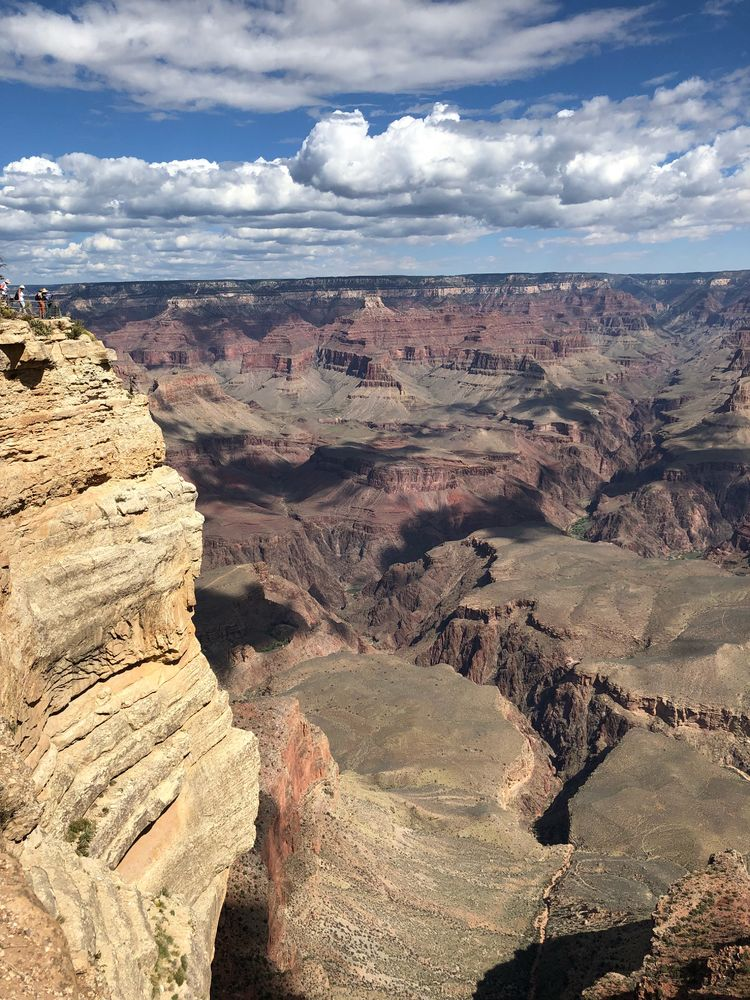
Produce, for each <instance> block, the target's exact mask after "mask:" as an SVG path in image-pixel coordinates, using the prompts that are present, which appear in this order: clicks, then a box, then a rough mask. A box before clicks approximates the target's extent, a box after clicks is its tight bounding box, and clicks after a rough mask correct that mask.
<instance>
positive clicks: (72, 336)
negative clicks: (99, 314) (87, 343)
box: [65, 319, 96, 340]
mask: <svg viewBox="0 0 750 1000" xmlns="http://www.w3.org/2000/svg"><path fill="white" fill-rule="evenodd" d="M65 336H66V337H67V338H68V340H78V338H79V337H88V339H89V340H96V337H94V335H93V333H92V332H91V331H90V330H87V329H86V327H85V326H84V325H83V323H81V322H79V321H78V320H77V319H74V320H73V322H72V323H71V324H70V326H69V327H68V328H67V330H66V331H65Z"/></svg>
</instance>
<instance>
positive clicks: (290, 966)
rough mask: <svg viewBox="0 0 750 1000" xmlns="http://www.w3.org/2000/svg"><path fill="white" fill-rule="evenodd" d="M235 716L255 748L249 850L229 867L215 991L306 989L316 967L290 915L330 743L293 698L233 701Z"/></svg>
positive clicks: (325, 793)
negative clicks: (255, 806) (256, 796)
mask: <svg viewBox="0 0 750 1000" xmlns="http://www.w3.org/2000/svg"><path fill="white" fill-rule="evenodd" d="M234 715H235V722H236V724H237V725H238V726H239V727H241V728H242V729H243V730H251V731H252V732H253V733H255V734H256V736H257V738H258V740H259V744H260V747H261V751H262V756H261V760H262V764H261V772H260V788H261V808H260V811H259V814H258V822H257V833H258V835H257V843H256V845H255V848H254V849H253V850H252V851H250V852H248V853H246V854H244V855H243V856H242V857H241V858H239V859H238V860H237V862H236V863H235V865H234V867H233V868H232V871H231V874H230V878H229V886H228V890H227V899H226V904H225V907H224V911H223V913H222V917H221V921H220V924H219V931H218V936H217V958H216V962H215V976H214V983H213V996H214V997H218V998H224V997H227V998H228V997H234V996H238V997H245V998H248V997H254V996H274V997H276V998H278V1000H288V998H289V997H292V996H294V995H296V994H297V993H299V994H300V995H306V993H307V989H308V987H309V986H313V988H314V987H315V984H316V980H318V981H319V980H320V978H321V977H320V973H319V971H318V970H317V969H316V968H314V967H313V968H308V966H309V965H314V963H313V962H312V961H311V957H310V956H309V955H306V951H307V949H306V948H305V941H304V927H302V926H299V925H298V924H297V922H296V921H295V920H294V919H293V918H292V919H289V917H290V916H292V914H293V912H294V908H295V903H294V899H293V897H294V896H295V895H297V894H298V893H304V892H305V891H306V887H305V885H304V881H305V872H307V871H309V870H310V868H311V867H314V865H315V863H316V862H315V858H316V856H317V855H318V854H319V853H320V847H321V840H322V837H323V834H324V827H325V824H326V823H327V822H329V819H328V815H327V814H329V813H330V810H331V808H332V805H333V803H334V801H335V799H336V797H337V796H338V768H337V766H336V764H335V762H334V760H333V758H332V757H331V753H330V748H329V745H328V740H327V739H326V737H325V735H324V734H323V732H322V731H321V730H320V729H319V728H318V727H317V726H314V725H312V724H311V723H310V722H309V721H308V720H307V719H306V718H305V716H304V715H303V714H302V712H301V711H300V706H299V702H297V701H296V700H295V699H293V698H263V699H261V700H258V701H251V702H239V703H237V704H236V705H235V708H234Z"/></svg>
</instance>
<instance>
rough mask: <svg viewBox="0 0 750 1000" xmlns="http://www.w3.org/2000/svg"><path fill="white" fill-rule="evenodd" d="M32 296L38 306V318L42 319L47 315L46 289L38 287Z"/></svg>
mask: <svg viewBox="0 0 750 1000" xmlns="http://www.w3.org/2000/svg"><path fill="white" fill-rule="evenodd" d="M34 298H35V299H36V304H37V305H38V306H39V319H44V318H45V317H46V315H47V289H46V288H40V289H39V291H38V292H37V293H36V295H35V296H34Z"/></svg>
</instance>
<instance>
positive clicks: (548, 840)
mask: <svg viewBox="0 0 750 1000" xmlns="http://www.w3.org/2000/svg"><path fill="white" fill-rule="evenodd" d="M612 749H614V748H613V747H607V748H606V749H604V750H602V751H601V752H600V753H598V754H595V755H594V756H593V757H591V758H590V759H589V760H588V762H587V763H586V765H585V767H582V768H581V770H580V771H579V772H578V774H576V775H574V776H573V777H572V778H569V779H568V780H567V781H566V782H565V784H564V785H563V787H562V788H561V789H560V791H559V792H558V793H557V795H556V796H555V797H554V799H553V800H552V802H551V803H550V804H549V805H548V806H547V808H546V809H545V811H544V812H543V813H542V815H541V816H540V817H539V818H538V819H537V820H536V822H535V823H534V835H535V837H536V839H537V840H538V841H539V843H540V844H547V845H551V844H567V843H569V842H570V810H569V808H568V806H569V803H570V800H571V799H572V798H573V796H574V795H575V794H576V792H577V791H578V790H579V789H580V788H582V787H583V785H584V784H585V783H586V781H587V780H588V778H589V777H590V776H591V775H592V774H593V773H594V771H595V770H596V769H597V767H599V765H600V764H601V763H602V761H603V760H604V758H605V757H606V756H607V755H608V754H609V752H610V751H611V750H612Z"/></svg>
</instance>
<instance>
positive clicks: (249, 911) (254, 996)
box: [211, 903, 306, 1000]
mask: <svg viewBox="0 0 750 1000" xmlns="http://www.w3.org/2000/svg"><path fill="white" fill-rule="evenodd" d="M267 943H268V908H267V907H266V906H264V905H261V904H257V903H252V904H249V905H241V904H231V903H226V904H225V905H224V909H223V910H222V912H221V919H220V920H219V927H218V930H217V932H216V950H215V955H214V961H213V966H212V970H211V971H212V982H211V1000H306V998H305V997H304V996H303V995H302V994H300V993H298V992H296V991H295V990H294V989H292V986H291V983H290V982H289V977H288V976H287V975H285V974H284V973H283V972H280V971H279V969H277V968H276V966H275V965H274V964H273V962H272V961H271V960H270V959H269V958H268V957H267V955H266V947H267Z"/></svg>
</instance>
